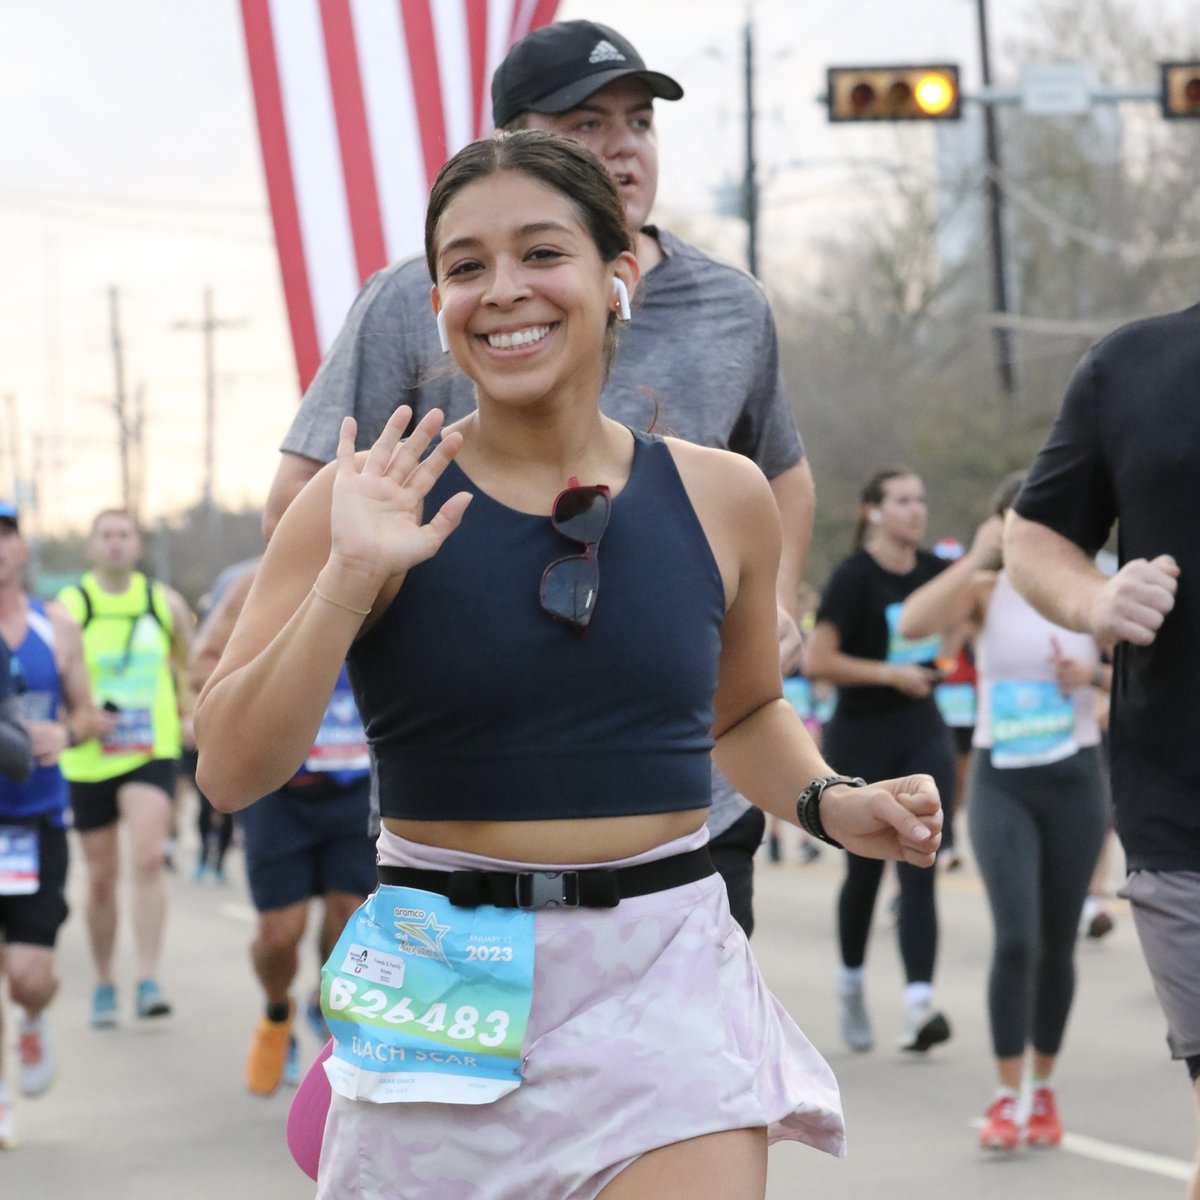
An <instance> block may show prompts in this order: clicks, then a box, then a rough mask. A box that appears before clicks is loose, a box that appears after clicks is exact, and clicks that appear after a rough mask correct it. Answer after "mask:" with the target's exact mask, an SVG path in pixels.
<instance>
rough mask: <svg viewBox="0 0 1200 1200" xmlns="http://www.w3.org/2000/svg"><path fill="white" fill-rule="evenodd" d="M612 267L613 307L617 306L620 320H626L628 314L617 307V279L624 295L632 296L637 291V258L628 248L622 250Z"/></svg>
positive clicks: (638, 269) (638, 277)
mask: <svg viewBox="0 0 1200 1200" xmlns="http://www.w3.org/2000/svg"><path fill="white" fill-rule="evenodd" d="M612 268H613V299H614V302H615V303H614V307H615V308H617V315H618V316H619V317H620V319H621V320H622V321H628V320H629V316H628V314H627V313H626V311H625V310H624V308H623V307H617V304H618V303H619V299H618V293H617V281H618V280H619V281H620V282H621V284H622V285H623V286H624V288H625V294H626V296H630V297H632V295H633V293H634V292H636V291H637V285H638V280H639V279H640V278H641V277H642V270H641V267H639V266H638V260H637V257H636V255H634V254H633V253H632V252H631V251H629V250H622V251H621V253H620V254H618V255H617V257H616V259H615V260H614V262H613V263H612Z"/></svg>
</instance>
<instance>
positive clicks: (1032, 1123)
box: [1025, 1087, 1062, 1146]
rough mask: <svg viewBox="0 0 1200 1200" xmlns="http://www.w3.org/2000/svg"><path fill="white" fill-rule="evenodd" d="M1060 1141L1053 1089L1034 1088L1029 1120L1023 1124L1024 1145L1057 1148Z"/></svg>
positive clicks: (1059, 1122)
mask: <svg viewBox="0 0 1200 1200" xmlns="http://www.w3.org/2000/svg"><path fill="white" fill-rule="evenodd" d="M1061 1141H1062V1122H1061V1121H1060V1120H1059V1119H1058V1105H1056V1104H1055V1103H1054V1089H1053V1088H1048V1087H1038V1088H1034V1089H1033V1103H1032V1104H1031V1105H1030V1107H1029V1120H1028V1121H1026V1122H1025V1142H1026V1144H1027V1145H1030V1146H1057V1145H1058V1144H1059V1143H1060V1142H1061Z"/></svg>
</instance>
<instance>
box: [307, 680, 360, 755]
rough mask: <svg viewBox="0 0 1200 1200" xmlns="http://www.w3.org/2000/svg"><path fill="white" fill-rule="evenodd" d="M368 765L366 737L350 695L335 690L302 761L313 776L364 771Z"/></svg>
mask: <svg viewBox="0 0 1200 1200" xmlns="http://www.w3.org/2000/svg"><path fill="white" fill-rule="evenodd" d="M370 765H371V759H370V756H369V755H368V752H367V734H366V730H365V729H363V723H362V718H361V717H360V716H359V715H358V708H357V707H356V705H355V703H354V697H353V696H352V695H351V694H350V692H348V691H346V692H342V691H337V692H335V693H334V695H333V699H332V700H330V702H329V707H328V708H327V709H326V710H325V715H324V717H322V718H321V728H320V729H319V730H318V731H317V740H316V741H315V742H314V743H313V748H312V749H311V750H310V751H309V753H308V758H307V759H305V761H304V769H305V770H306V771H311V772H313V773H314V774H324V773H328V772H330V771H366V770H367V769H368V768H369V767H370Z"/></svg>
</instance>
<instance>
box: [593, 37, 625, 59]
mask: <svg viewBox="0 0 1200 1200" xmlns="http://www.w3.org/2000/svg"><path fill="white" fill-rule="evenodd" d="M624 61H625V55H623V54H622V53H621V52H620V50H618V49H617V48H616V46H614V45H613V44H612V42H610V41H607V40H602V41H599V42H597V43H596V45H595V47H594V48H593V50H592V52H591V54H589V55H588V62H590V63H602V62H624Z"/></svg>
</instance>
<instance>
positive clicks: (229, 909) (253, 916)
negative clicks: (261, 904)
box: [217, 901, 258, 925]
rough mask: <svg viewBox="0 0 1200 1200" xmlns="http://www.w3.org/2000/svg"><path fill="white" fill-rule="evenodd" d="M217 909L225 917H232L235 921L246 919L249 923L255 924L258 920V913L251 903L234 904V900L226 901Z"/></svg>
mask: <svg viewBox="0 0 1200 1200" xmlns="http://www.w3.org/2000/svg"><path fill="white" fill-rule="evenodd" d="M217 911H218V912H219V913H220V914H221V915H222V916H223V917H232V918H233V919H234V920H235V921H244V922H245V923H246V924H247V925H253V924H254V922H255V921H257V920H258V914H257V913H256V912H255V911H254V909H253V908H251V907H250V905H249V904H234V903H233V902H232V901H226V902H225V903H223V904H222V905H221V906H220V908H219V909H218V910H217Z"/></svg>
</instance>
